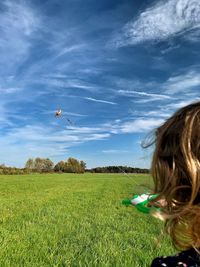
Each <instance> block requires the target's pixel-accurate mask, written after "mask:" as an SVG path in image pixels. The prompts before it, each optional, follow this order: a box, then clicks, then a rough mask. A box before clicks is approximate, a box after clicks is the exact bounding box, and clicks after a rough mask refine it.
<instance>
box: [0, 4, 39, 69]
mask: <svg viewBox="0 0 200 267" xmlns="http://www.w3.org/2000/svg"><path fill="white" fill-rule="evenodd" d="M39 25H40V16H39V14H38V13H37V12H36V11H35V10H34V9H33V8H31V6H29V5H27V3H25V2H24V1H23V2H22V1H10V0H7V1H3V3H2V9H1V16H0V31H1V40H0V53H1V58H0V63H1V68H2V66H3V68H4V69H3V70H4V72H5V71H6V70H9V71H11V70H13V69H15V68H16V64H19V63H22V62H23V61H24V60H25V59H26V57H27V55H28V51H29V49H30V47H31V39H32V37H33V34H34V33H35V32H36V31H37V29H38V28H39ZM5 62H6V65H5Z"/></svg>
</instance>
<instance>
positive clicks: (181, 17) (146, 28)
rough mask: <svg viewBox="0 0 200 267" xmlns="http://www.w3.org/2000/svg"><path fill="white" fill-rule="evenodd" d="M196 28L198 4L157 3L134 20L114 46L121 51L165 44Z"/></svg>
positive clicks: (186, 0) (180, 0) (183, 0)
mask: <svg viewBox="0 0 200 267" xmlns="http://www.w3.org/2000/svg"><path fill="white" fill-rule="evenodd" d="M199 28H200V2H199V0H168V1H159V2H156V4H154V5H152V6H151V7H149V8H147V9H146V10H145V11H144V12H142V13H141V14H140V15H139V16H138V18H137V19H136V20H133V21H131V22H129V23H128V24H127V25H126V26H125V27H124V29H123V33H122V36H118V37H117V38H116V39H115V43H116V45H117V46H118V47H120V46H126V45H134V44H138V43H141V42H145V41H154V40H155V41H158V40H165V39H168V38H169V37H173V36H176V35H178V34H179V35H183V34H184V33H187V32H189V31H190V30H192V29H198V30H199ZM199 37H200V34H199Z"/></svg>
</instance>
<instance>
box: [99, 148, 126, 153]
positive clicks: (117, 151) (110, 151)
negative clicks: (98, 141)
mask: <svg viewBox="0 0 200 267" xmlns="http://www.w3.org/2000/svg"><path fill="white" fill-rule="evenodd" d="M102 152H103V153H105V154H121V153H127V152H129V151H128V150H121V149H107V150H102Z"/></svg>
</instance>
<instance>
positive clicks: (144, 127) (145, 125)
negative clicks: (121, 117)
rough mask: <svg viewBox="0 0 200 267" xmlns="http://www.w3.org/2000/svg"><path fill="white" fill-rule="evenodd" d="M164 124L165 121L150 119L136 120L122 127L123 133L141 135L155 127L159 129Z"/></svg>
mask: <svg viewBox="0 0 200 267" xmlns="http://www.w3.org/2000/svg"><path fill="white" fill-rule="evenodd" d="M163 122H164V120H163V119H158V118H156V119H155V118H149V119H136V120H133V121H130V122H126V123H124V124H123V125H121V127H120V128H121V132H122V133H139V132H146V131H149V130H151V129H153V128H155V127H158V126H159V125H161V124H162V123H163Z"/></svg>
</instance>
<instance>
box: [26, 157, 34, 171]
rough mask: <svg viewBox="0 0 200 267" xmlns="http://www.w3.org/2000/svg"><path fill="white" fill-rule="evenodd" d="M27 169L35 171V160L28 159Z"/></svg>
mask: <svg viewBox="0 0 200 267" xmlns="http://www.w3.org/2000/svg"><path fill="white" fill-rule="evenodd" d="M25 168H26V169H30V170H33V169H34V160H33V159H28V160H27V162H26V164H25Z"/></svg>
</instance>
